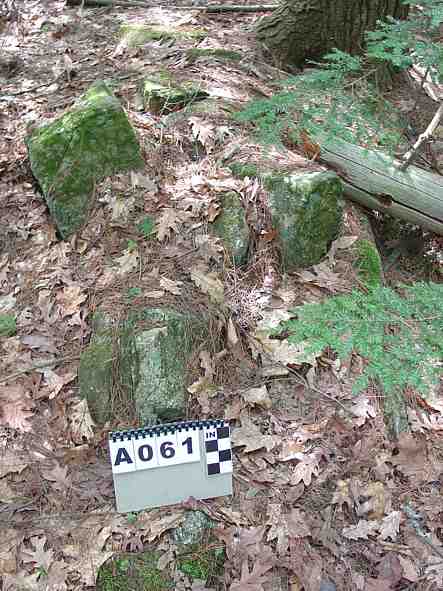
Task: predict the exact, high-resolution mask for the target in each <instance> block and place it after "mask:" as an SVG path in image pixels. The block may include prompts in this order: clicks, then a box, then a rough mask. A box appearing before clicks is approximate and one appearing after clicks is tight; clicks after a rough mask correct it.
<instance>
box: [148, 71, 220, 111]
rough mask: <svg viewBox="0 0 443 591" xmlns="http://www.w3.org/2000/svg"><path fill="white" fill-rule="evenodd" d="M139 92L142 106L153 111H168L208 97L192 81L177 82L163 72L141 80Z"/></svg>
mask: <svg viewBox="0 0 443 591" xmlns="http://www.w3.org/2000/svg"><path fill="white" fill-rule="evenodd" d="M140 94H141V98H142V103H143V106H144V108H145V109H146V110H149V111H154V112H155V113H159V112H161V113H170V112H172V111H175V110H177V109H180V108H182V107H184V106H185V105H188V104H190V103H194V102H196V101H200V100H203V99H205V98H207V97H208V93H207V92H204V91H203V90H201V89H200V88H199V87H198V86H196V85H195V84H193V83H192V82H184V83H182V84H177V83H176V82H175V81H174V80H173V79H172V78H171V77H170V76H169V75H168V74H166V73H164V72H161V73H158V74H156V75H155V76H153V77H150V78H145V79H144V80H142V82H141V84H140Z"/></svg>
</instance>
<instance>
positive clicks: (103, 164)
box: [26, 82, 143, 238]
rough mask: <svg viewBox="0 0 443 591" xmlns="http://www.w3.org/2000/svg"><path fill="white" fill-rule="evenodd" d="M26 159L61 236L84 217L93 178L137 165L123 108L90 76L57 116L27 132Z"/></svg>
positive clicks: (135, 146) (139, 159) (138, 160)
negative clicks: (88, 85) (89, 83)
mask: <svg viewBox="0 0 443 591" xmlns="http://www.w3.org/2000/svg"><path fill="white" fill-rule="evenodd" d="M26 144H27V147H28V153H29V159H30V162H31V168H32V172H33V174H34V176H35V177H36V179H37V181H38V182H39V184H40V187H41V189H42V191H43V194H44V197H45V199H46V202H47V203H48V207H49V210H50V212H51V215H52V217H53V218H54V221H55V223H56V225H57V229H58V231H59V233H60V235H61V237H62V238H67V237H69V236H70V235H71V234H73V233H74V232H76V231H77V230H78V229H79V228H80V227H81V226H82V225H83V224H84V223H85V221H86V219H87V214H88V211H89V208H90V206H91V201H92V197H93V193H94V185H95V183H96V182H97V181H100V180H102V179H103V178H104V177H106V176H108V175H111V174H114V173H116V172H123V171H126V170H132V169H137V168H141V167H142V166H143V160H142V157H141V154H140V148H139V145H138V142H137V139H136V136H135V133H134V130H133V129H132V127H131V125H130V123H129V121H128V118H127V117H126V114H125V112H124V110H123V108H122V106H121V105H120V103H119V101H118V100H117V98H115V97H114V96H113V94H112V93H111V91H110V90H109V88H108V86H107V85H106V84H105V83H104V82H96V83H95V84H93V85H92V86H91V88H90V89H89V90H88V91H87V92H86V93H85V94H84V95H83V96H82V97H80V98H79V99H78V101H77V102H76V103H75V105H74V107H73V108H72V109H71V110H70V111H69V112H68V113H66V115H63V116H62V117H60V118H59V119H57V120H55V121H53V122H52V123H49V124H48V125H43V126H41V127H38V128H36V129H35V130H34V131H33V132H32V133H31V134H30V135H29V137H28V138H27V140H26Z"/></svg>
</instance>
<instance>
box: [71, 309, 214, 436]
mask: <svg viewBox="0 0 443 591" xmlns="http://www.w3.org/2000/svg"><path fill="white" fill-rule="evenodd" d="M204 334H206V332H205V326H204V323H203V322H201V321H200V320H198V319H196V318H195V317H193V316H191V315H189V314H183V313H180V312H176V311H174V310H168V309H161V308H148V309H145V310H141V311H137V312H132V313H131V314H130V315H129V316H128V318H127V319H125V320H124V321H120V322H119V323H118V324H114V325H113V324H112V322H111V321H110V320H109V319H106V320H103V319H101V320H100V324H99V326H98V325H97V324H96V323H95V326H94V336H93V338H92V339H91V343H90V344H89V346H88V347H87V348H86V350H85V351H84V352H83V354H82V355H81V359H80V367H79V384H80V395H81V396H82V397H85V398H87V400H88V405H89V408H90V410H91V413H92V415H93V417H94V419H95V420H96V421H97V422H98V423H100V424H103V423H104V422H106V421H108V420H113V419H116V418H121V417H116V416H114V413H116V412H118V413H119V414H120V413H121V410H120V409H121V408H124V407H126V408H127V409H128V410H129V413H128V414H129V415H132V416H135V417H136V418H137V420H138V421H139V422H140V423H141V424H144V425H148V424H153V423H155V422H156V421H157V420H161V421H164V422H168V421H174V420H181V419H183V418H184V417H185V410H186V370H187V365H188V361H189V359H190V357H191V355H192V353H193V350H194V347H195V346H196V345H197V344H198V343H199V342H200V341H201V339H202V337H203V336H204ZM116 392H118V395H119V400H118V401H116V400H115V396H114V394H115V393H116Z"/></svg>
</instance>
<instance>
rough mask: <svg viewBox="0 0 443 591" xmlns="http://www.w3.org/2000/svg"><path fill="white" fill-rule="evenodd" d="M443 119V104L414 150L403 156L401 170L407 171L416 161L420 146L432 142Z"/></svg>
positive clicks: (442, 103)
mask: <svg viewBox="0 0 443 591" xmlns="http://www.w3.org/2000/svg"><path fill="white" fill-rule="evenodd" d="M442 117H443V102H441V103H440V106H439V107H438V109H437V111H436V113H435V115H434V117H433V118H432V121H431V123H430V124H429V125H428V127H427V128H426V130H425V131H424V132H423V133H422V134H420V135H419V137H418V140H417V141H416V142H415V144H414V145H413V146H412V148H411V149H410V150H408V152H406V154H405V155H404V156H403V162H402V164H401V165H400V167H399V168H400V170H402V171H405V170H406V169H407V168H408V166H409V164H411V162H412V160H413V159H414V157H415V155H416V153H417V151H418V150H419V148H420V146H421V145H422V144H423V143H427V142H429V141H431V138H432V134H433V133H434V131H435V130H436V129H437V127H438V126H439V124H440V121H441V119H442Z"/></svg>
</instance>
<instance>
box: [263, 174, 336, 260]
mask: <svg viewBox="0 0 443 591" xmlns="http://www.w3.org/2000/svg"><path fill="white" fill-rule="evenodd" d="M264 184H265V188H266V189H267V190H268V192H269V209H270V211H271V214H272V223H273V225H274V227H275V228H276V230H277V231H278V237H279V243H280V249H281V258H282V263H283V267H284V269H285V270H286V271H294V270H297V269H299V268H303V267H309V266H310V265H314V264H316V263H318V262H319V261H320V260H321V258H322V257H323V256H324V255H325V254H326V252H327V250H328V247H329V244H330V243H331V242H332V240H334V239H335V238H336V237H337V236H338V234H339V232H340V229H341V224H342V217H343V206H344V203H343V200H342V194H343V186H342V183H341V180H340V178H339V177H338V176H337V175H336V174H335V173H332V172H313V173H307V174H300V175H283V174H279V173H272V174H269V175H266V176H265V177H264Z"/></svg>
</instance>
